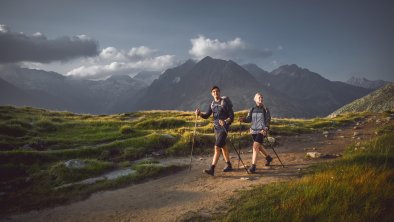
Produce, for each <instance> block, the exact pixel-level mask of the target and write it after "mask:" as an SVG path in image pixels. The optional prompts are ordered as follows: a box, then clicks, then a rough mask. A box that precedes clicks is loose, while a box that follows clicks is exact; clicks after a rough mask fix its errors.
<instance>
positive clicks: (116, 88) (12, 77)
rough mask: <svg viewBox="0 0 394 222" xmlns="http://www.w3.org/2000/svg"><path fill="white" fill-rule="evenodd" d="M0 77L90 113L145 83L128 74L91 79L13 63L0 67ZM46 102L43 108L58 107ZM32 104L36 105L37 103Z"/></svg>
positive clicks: (102, 109) (107, 107)
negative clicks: (21, 66) (66, 75)
mask: <svg viewBox="0 0 394 222" xmlns="http://www.w3.org/2000/svg"><path fill="white" fill-rule="evenodd" d="M0 78H3V79H4V80H6V81H7V82H9V83H11V84H12V85H14V86H16V87H18V88H19V89H22V90H24V91H29V90H38V91H40V92H43V93H45V94H46V95H50V96H52V97H54V98H57V101H62V103H63V104H64V106H62V107H64V108H66V109H67V110H69V111H72V112H78V113H94V114H102V113H109V112H110V110H112V107H113V106H114V105H115V103H116V102H117V101H118V97H123V96H124V95H125V94H127V95H130V94H135V93H136V92H137V91H139V90H141V89H142V88H144V87H146V86H147V85H146V84H145V83H144V82H142V81H139V80H135V79H132V78H131V77H129V76H112V77H110V78H108V79H106V80H99V81H93V80H83V79H73V78H69V77H65V76H63V75H60V74H58V73H55V72H47V71H43V70H34V69H25V68H19V67H14V66H8V67H2V69H1V70H0ZM37 99H38V98H36V99H32V101H36V100H37ZM54 104H55V103H54ZM33 105H34V103H33ZM48 105H49V107H48V106H46V108H52V109H58V106H52V107H51V106H50V104H48ZM36 106H38V107H40V105H38V104H37V105H36Z"/></svg>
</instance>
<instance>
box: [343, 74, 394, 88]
mask: <svg viewBox="0 0 394 222" xmlns="http://www.w3.org/2000/svg"><path fill="white" fill-rule="evenodd" d="M346 83H348V84H350V85H353V86H360V87H363V88H367V89H373V90H375V89H379V88H381V87H383V86H384V85H386V84H388V83H390V82H387V81H384V80H368V79H366V78H364V77H355V76H352V77H350V78H349V79H348V80H347V81H346Z"/></svg>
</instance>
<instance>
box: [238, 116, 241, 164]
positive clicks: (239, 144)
mask: <svg viewBox="0 0 394 222" xmlns="http://www.w3.org/2000/svg"><path fill="white" fill-rule="evenodd" d="M241 137H242V125H241V121H239V140H238V151H239V153H241ZM239 162H240V159H239V158H238V169H239Z"/></svg>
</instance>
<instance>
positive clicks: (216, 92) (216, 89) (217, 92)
mask: <svg viewBox="0 0 394 222" xmlns="http://www.w3.org/2000/svg"><path fill="white" fill-rule="evenodd" d="M211 95H212V96H213V98H214V99H215V100H219V99H220V89H219V87H218V86H212V88H211Z"/></svg>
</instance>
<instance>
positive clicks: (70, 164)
mask: <svg viewBox="0 0 394 222" xmlns="http://www.w3.org/2000/svg"><path fill="white" fill-rule="evenodd" d="M64 165H65V166H66V167H67V168H69V169H82V168H84V167H85V166H86V163H85V161H83V160H78V159H74V160H67V161H66V162H64Z"/></svg>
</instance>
